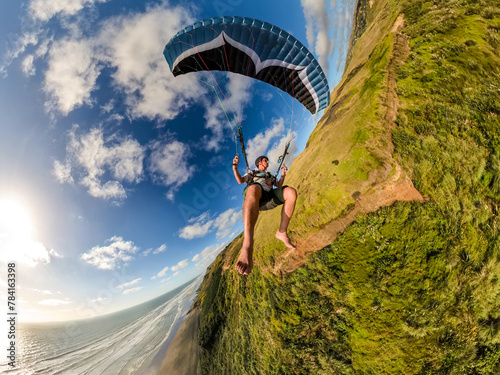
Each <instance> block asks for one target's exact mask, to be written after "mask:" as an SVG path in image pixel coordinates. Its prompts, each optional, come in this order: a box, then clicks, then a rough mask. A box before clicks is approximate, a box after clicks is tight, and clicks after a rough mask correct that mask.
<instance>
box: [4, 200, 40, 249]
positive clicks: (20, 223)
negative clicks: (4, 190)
mask: <svg viewBox="0 0 500 375" xmlns="http://www.w3.org/2000/svg"><path fill="white" fill-rule="evenodd" d="M32 235H33V220H32V218H31V214H30V211H29V209H28V208H27V206H26V204H24V202H23V201H22V200H20V199H17V198H8V199H3V200H0V237H11V238H22V239H27V238H31V236H32Z"/></svg>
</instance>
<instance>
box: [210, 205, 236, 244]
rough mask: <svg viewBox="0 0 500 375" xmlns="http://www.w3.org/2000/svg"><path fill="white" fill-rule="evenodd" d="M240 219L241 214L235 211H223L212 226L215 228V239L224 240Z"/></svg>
mask: <svg viewBox="0 0 500 375" xmlns="http://www.w3.org/2000/svg"><path fill="white" fill-rule="evenodd" d="M240 219H242V212H241V211H236V210H235V209H229V210H227V211H224V212H223V213H221V214H220V215H219V217H218V218H217V219H215V223H214V226H215V228H217V233H216V237H217V239H218V240H221V239H223V238H226V237H227V236H229V235H230V234H231V231H232V228H233V227H234V226H235V225H236V223H237V222H238V220H240Z"/></svg>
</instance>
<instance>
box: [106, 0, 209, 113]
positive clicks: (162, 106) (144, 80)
mask: <svg viewBox="0 0 500 375" xmlns="http://www.w3.org/2000/svg"><path fill="white" fill-rule="evenodd" d="M193 21H194V20H193V18H192V17H191V16H190V14H189V13H188V11H187V10H186V9H183V8H182V7H175V8H169V7H168V5H167V4H166V3H165V4H163V5H161V6H157V7H150V8H148V10H147V11H146V12H145V13H141V14H135V15H132V16H129V17H117V18H114V19H111V20H108V21H107V22H106V26H105V27H104V28H103V30H102V31H101V34H100V36H99V39H98V44H99V45H100V46H101V51H102V56H101V58H102V60H103V61H106V63H107V64H108V65H110V66H112V67H114V68H116V71H115V73H114V74H113V78H114V82H115V84H116V85H117V87H119V88H120V89H121V90H122V91H123V92H124V93H126V94H127V99H126V102H127V105H128V107H129V114H130V116H131V117H133V118H135V117H147V118H149V119H154V118H160V119H172V118H174V117H175V116H176V115H177V114H178V113H179V112H180V111H181V110H182V109H185V108H187V106H188V105H189V103H190V102H191V101H193V100H194V99H195V98H198V97H199V96H200V94H202V93H203V92H204V91H205V88H203V87H201V86H200V83H199V82H198V81H197V80H195V79H192V77H187V76H179V77H175V78H174V76H173V75H172V74H171V73H170V72H169V68H168V64H167V63H166V61H165V58H164V57H163V55H162V54H161V50H162V49H163V47H164V45H165V44H166V42H167V41H168V40H169V39H170V38H171V37H172V36H173V35H174V34H175V33H176V32H177V31H178V30H180V29H181V28H182V26H183V25H186V24H189V23H191V22H193Z"/></svg>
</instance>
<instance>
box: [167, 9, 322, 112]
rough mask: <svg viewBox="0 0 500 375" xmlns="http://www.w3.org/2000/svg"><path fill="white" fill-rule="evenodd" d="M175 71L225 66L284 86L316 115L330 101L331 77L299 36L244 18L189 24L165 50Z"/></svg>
mask: <svg viewBox="0 0 500 375" xmlns="http://www.w3.org/2000/svg"><path fill="white" fill-rule="evenodd" d="M163 54H164V55H165V58H166V60H167V62H168V64H169V66H170V70H171V71H172V73H173V74H174V76H178V75H180V74H186V73H189V72H196V71H201V70H221V71H229V72H233V73H238V74H242V75H245V76H248V77H253V78H256V79H258V80H260V81H263V82H266V83H269V84H271V85H273V86H276V87H278V88H280V89H281V90H283V91H285V92H286V93H288V94H290V95H291V96H293V97H294V98H295V99H297V100H298V101H299V102H300V103H302V105H304V107H306V108H307V109H308V110H309V111H310V112H311V113H312V114H315V113H317V112H318V111H320V110H322V109H324V108H326V107H327V106H328V104H329V102H330V92H329V88H328V81H327V79H326V76H325V74H324V72H323V70H322V69H321V67H320V65H319V63H318V62H317V61H316V59H315V58H314V56H313V55H312V54H311V52H309V51H308V50H307V48H306V47H304V46H303V45H302V43H300V42H299V41H298V40H297V39H295V38H294V37H293V36H291V35H290V34H288V33H287V32H285V31H283V30H281V29H280V28H278V27H276V26H273V25H271V24H269V23H266V22H262V21H258V20H255V19H251V18H243V17H218V18H210V19H207V20H204V21H201V22H197V23H195V24H194V25H191V26H188V27H186V28H185V29H184V30H182V31H180V32H178V33H177V34H176V35H175V36H174V37H173V38H172V39H171V40H170V41H169V42H168V43H167V45H166V46H165V50H164V52H163Z"/></svg>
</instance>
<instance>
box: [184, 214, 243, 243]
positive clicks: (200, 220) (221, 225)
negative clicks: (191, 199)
mask: <svg viewBox="0 0 500 375" xmlns="http://www.w3.org/2000/svg"><path fill="white" fill-rule="evenodd" d="M240 219H241V211H237V210H236V209H234V208H230V209H228V210H226V211H224V212H223V213H221V214H220V215H219V216H218V217H217V218H215V219H212V218H211V217H210V215H209V213H208V212H205V213H203V214H201V215H200V216H198V217H195V218H191V219H190V220H189V222H190V223H193V224H191V225H187V226H185V227H184V228H181V229H180V231H179V237H180V238H184V239H186V240H192V239H193V238H199V237H204V236H206V235H207V234H208V233H211V232H213V231H214V230H216V231H217V232H216V237H217V239H219V240H220V239H222V238H225V237H227V236H228V235H229V234H230V233H231V230H232V228H233V226H234V225H235V224H236V223H237V222H238V220H240Z"/></svg>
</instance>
